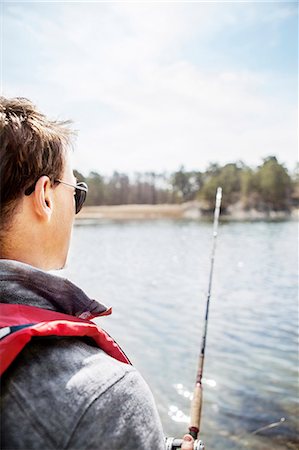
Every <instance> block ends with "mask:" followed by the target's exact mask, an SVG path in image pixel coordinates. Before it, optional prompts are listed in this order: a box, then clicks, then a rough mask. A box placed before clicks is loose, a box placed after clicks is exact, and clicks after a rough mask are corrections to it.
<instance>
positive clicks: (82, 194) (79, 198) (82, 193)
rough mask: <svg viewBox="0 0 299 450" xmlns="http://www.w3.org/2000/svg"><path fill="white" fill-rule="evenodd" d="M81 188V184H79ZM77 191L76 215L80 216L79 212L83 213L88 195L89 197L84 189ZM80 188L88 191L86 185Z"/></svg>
mask: <svg viewBox="0 0 299 450" xmlns="http://www.w3.org/2000/svg"><path fill="white" fill-rule="evenodd" d="M78 187H79V184H78ZM78 187H77V189H76V193H75V203H76V214H78V212H79V211H81V209H82V206H83V204H84V202H85V200H86V195H87V190H84V191H83V190H82V189H78ZM80 187H84V188H86V189H87V185H86V184H85V183H84V184H83V183H80Z"/></svg>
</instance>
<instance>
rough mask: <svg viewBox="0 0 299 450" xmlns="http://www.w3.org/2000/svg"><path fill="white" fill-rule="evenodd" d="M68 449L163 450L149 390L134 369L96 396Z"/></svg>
mask: <svg viewBox="0 0 299 450" xmlns="http://www.w3.org/2000/svg"><path fill="white" fill-rule="evenodd" d="M66 448H67V449H68V450H71V449H78V450H79V449H80V450H85V449H86V450H87V449H89V450H93V449H94V450H164V449H165V444H164V435H163V430H162V425H161V422H160V418H159V416H158V412H157V409H156V406H155V403H154V400H153V396H152V393H151V391H150V389H149V387H148V386H147V384H146V383H145V381H144V380H143V378H142V377H141V375H140V374H139V373H138V372H137V371H135V370H133V371H130V372H126V373H125V374H124V375H123V377H122V378H121V379H119V380H118V381H116V382H115V383H114V384H113V385H112V386H109V388H108V389H107V390H106V391H105V392H102V393H101V395H100V396H99V397H97V398H96V399H95V400H94V401H93V403H92V404H91V405H90V406H89V408H88V409H87V410H86V411H85V413H84V415H83V416H82V417H81V419H80V421H79V422H78V424H77V426H76V428H75V430H74V432H73V434H72V436H71V437H70V440H69V442H68V445H67V447H66Z"/></svg>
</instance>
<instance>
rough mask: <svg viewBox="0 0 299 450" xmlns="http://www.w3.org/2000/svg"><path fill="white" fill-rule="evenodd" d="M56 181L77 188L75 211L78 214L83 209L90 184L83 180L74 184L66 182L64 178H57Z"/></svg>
mask: <svg viewBox="0 0 299 450" xmlns="http://www.w3.org/2000/svg"><path fill="white" fill-rule="evenodd" d="M55 183H61V184H65V185H66V186H71V187H73V188H74V189H75V194H74V196H75V205H76V206H75V211H76V214H78V212H79V211H81V209H82V206H83V204H84V202H85V200H86V196H87V192H88V186H87V184H86V183H84V182H83V181H81V182H80V183H76V186H74V185H73V184H70V183H66V182H65V181H62V180H55Z"/></svg>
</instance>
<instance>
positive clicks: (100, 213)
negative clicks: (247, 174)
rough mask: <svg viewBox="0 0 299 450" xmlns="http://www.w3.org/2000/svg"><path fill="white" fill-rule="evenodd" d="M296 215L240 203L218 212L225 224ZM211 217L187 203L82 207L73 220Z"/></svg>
mask: <svg viewBox="0 0 299 450" xmlns="http://www.w3.org/2000/svg"><path fill="white" fill-rule="evenodd" d="M298 213H299V210H298V209H293V210H292V211H291V212H287V211H271V210H270V211H258V210H256V209H250V210H245V209H244V208H243V207H242V205H241V204H235V205H231V206H229V207H228V208H227V209H226V211H225V212H222V215H221V219H222V220H228V221H259V220H298V217H299V214H298ZM212 216H213V211H209V210H207V209H205V208H204V207H203V205H201V204H200V203H199V202H188V203H183V204H180V205H177V204H176V205H172V204H167V205H115V206H114V205H113V206H85V207H84V208H83V209H82V211H81V212H80V213H79V214H78V216H76V221H77V222H81V223H82V222H83V221H85V222H90V221H92V222H94V221H102V220H155V219H194V220H209V219H210V218H211V217H212Z"/></svg>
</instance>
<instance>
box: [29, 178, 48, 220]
mask: <svg viewBox="0 0 299 450" xmlns="http://www.w3.org/2000/svg"><path fill="white" fill-rule="evenodd" d="M33 195H34V197H33V199H34V208H35V212H36V214H37V215H38V216H39V217H40V218H41V219H42V220H45V221H47V222H48V221H49V220H50V219H51V216H52V212H53V191H52V187H51V181H50V178H49V177H47V176H45V175H43V176H42V177H40V178H39V180H38V181H37V183H36V185H35V190H34V192H33Z"/></svg>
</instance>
